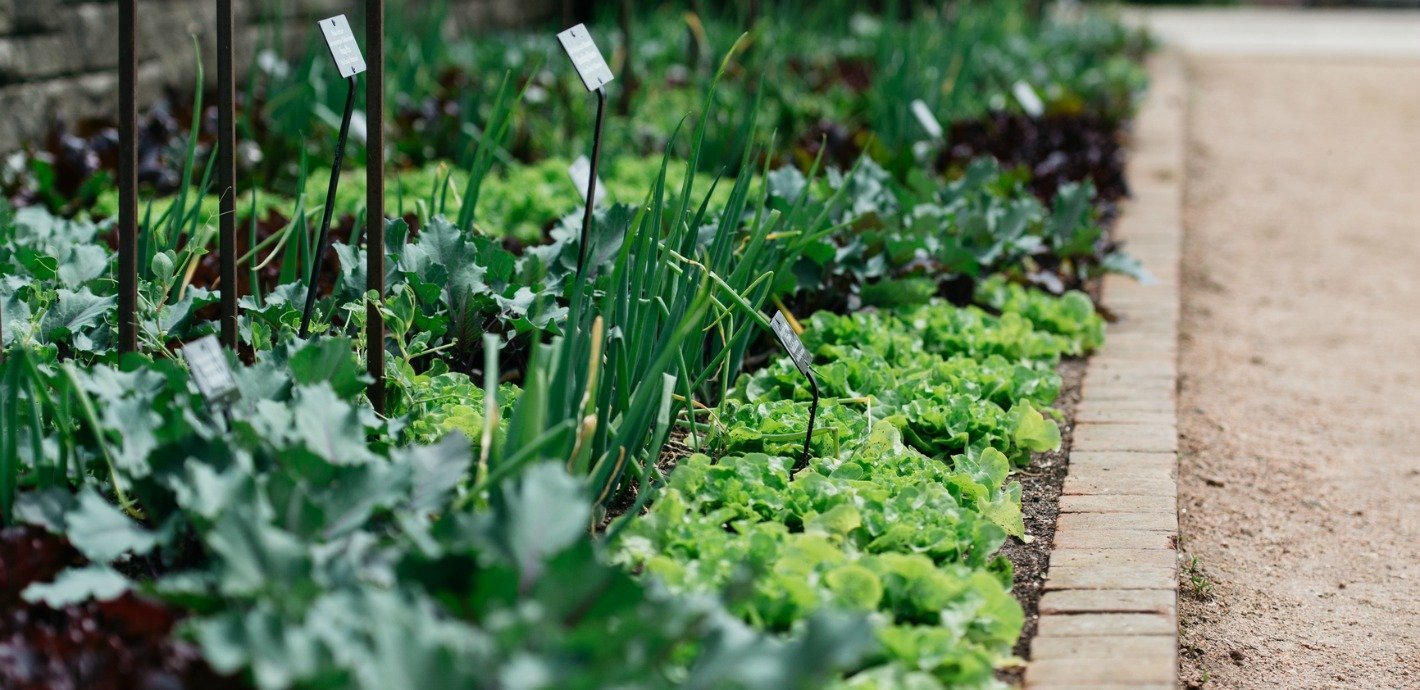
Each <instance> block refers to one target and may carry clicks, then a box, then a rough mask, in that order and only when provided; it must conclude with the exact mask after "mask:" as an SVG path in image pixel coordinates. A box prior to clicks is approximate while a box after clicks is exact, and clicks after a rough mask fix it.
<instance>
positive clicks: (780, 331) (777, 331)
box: [769, 311, 818, 472]
mask: <svg viewBox="0 0 1420 690" xmlns="http://www.w3.org/2000/svg"><path fill="white" fill-rule="evenodd" d="M769 325H770V326H771V327H773V329H774V337H776V338H778V339H779V344H780V345H783V346H784V349H785V350H787V351H788V352H789V359H791V360H793V361H794V366H796V367H798V368H799V373H801V374H803V375H804V377H805V378H807V379H808V380H809V389H810V390H811V391H813V396H814V400H813V404H812V405H810V406H809V430H808V433H807V434H805V436H804V454H803V456H802V457H800V458H799V461H798V462H797V463H794V471H795V472H798V471H799V470H801V469H804V468H805V467H808V465H809V446H810V444H812V443H813V440H814V421H815V420H817V419H818V378H816V377H815V376H814V370H813V363H814V358H813V357H812V356H811V355H809V351H808V350H807V349H806V348H805V347H804V343H803V341H802V340H799V334H797V333H795V332H794V327H793V326H790V325H789V320H788V319H785V318H784V312H782V311H781V312H775V313H774V318H773V319H771V320H770V322H769Z"/></svg>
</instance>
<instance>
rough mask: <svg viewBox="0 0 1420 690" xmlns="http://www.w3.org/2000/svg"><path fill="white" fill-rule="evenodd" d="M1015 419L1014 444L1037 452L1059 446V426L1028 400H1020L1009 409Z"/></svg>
mask: <svg viewBox="0 0 1420 690" xmlns="http://www.w3.org/2000/svg"><path fill="white" fill-rule="evenodd" d="M1011 416H1012V417H1014V418H1015V420H1016V430H1015V441H1016V445H1018V446H1020V447H1021V448H1025V449H1026V450H1029V451H1034V452H1037V453H1040V452H1046V451H1052V450H1055V449H1056V448H1059V447H1060V428H1059V427H1057V426H1055V422H1052V421H1050V420H1048V419H1046V418H1045V417H1044V416H1043V415H1041V414H1040V412H1039V411H1037V410H1036V409H1035V408H1034V407H1032V406H1031V404H1030V403H1028V402H1021V403H1020V404H1019V405H1017V406H1016V407H1014V408H1012V409H1011Z"/></svg>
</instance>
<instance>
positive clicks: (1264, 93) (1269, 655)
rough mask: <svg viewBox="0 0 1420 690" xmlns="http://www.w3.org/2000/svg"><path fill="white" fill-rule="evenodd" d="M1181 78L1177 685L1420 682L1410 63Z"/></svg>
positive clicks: (1417, 185)
mask: <svg viewBox="0 0 1420 690" xmlns="http://www.w3.org/2000/svg"><path fill="white" fill-rule="evenodd" d="M1192 79H1193V83H1192V88H1191V92H1192V107H1191V113H1190V115H1189V118H1190V121H1189V138H1190V140H1189V152H1188V155H1189V171H1188V190H1187V196H1186V201H1185V223H1186V234H1187V235H1186V240H1185V250H1184V261H1183V324H1182V336H1181V338H1182V341H1181V343H1180V357H1181V366H1180V371H1181V372H1182V379H1181V381H1180V398H1179V430H1180V435H1181V457H1180V477H1179V493H1180V497H1179V498H1180V512H1181V515H1180V519H1181V523H1180V526H1181V532H1182V535H1181V537H1182V538H1181V542H1182V543H1181V544H1180V547H1181V551H1182V553H1183V557H1184V561H1183V563H1182V570H1181V573H1182V575H1181V576H1182V583H1181V586H1182V591H1183V596H1182V598H1181V599H1182V600H1181V602H1180V624H1181V634H1182V637H1181V641H1180V644H1181V648H1182V649H1181V657H1182V660H1181V664H1182V668H1181V672H1182V673H1181V677H1182V680H1183V683H1184V685H1185V687H1201V688H1209V689H1212V688H1283V687H1285V688H1371V689H1378V688H1416V687H1420V433H1417V432H1420V421H1417V420H1420V62H1416V61H1407V60H1390V61H1368V60H1360V59H1336V58H1332V59H1328V60H1320V59H1317V60H1303V59H1283V58H1266V59H1264V58H1230V59H1223V58H1211V59H1199V60H1195V61H1194V62H1193V63H1192ZM1194 559H1196V561H1195V560H1194Z"/></svg>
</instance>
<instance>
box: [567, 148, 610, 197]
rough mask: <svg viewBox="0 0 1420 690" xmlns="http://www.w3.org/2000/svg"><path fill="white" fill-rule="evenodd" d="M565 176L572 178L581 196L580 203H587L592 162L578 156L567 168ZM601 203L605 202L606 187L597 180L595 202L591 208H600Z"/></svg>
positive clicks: (599, 179)
mask: <svg viewBox="0 0 1420 690" xmlns="http://www.w3.org/2000/svg"><path fill="white" fill-rule="evenodd" d="M567 174H568V175H569V176H570V177H571V178H572V185H573V186H574V187H576V188H577V193H578V194H581V195H582V203H584V204H585V203H587V185H589V184H591V182H592V161H591V160H589V159H588V158H587V157H586V156H578V157H577V160H575V161H572V165H569V166H567ZM603 201H606V186H605V185H603V184H602V181H601V178H597V200H596V203H594V204H593V206H601V205H602V202H603Z"/></svg>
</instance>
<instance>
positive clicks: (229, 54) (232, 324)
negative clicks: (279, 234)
mask: <svg viewBox="0 0 1420 690" xmlns="http://www.w3.org/2000/svg"><path fill="white" fill-rule="evenodd" d="M233 33H234V21H233V17H232V0H217V175H218V183H217V184H218V187H219V189H221V194H222V197H221V199H222V201H221V220H220V222H219V224H218V228H219V230H218V257H217V258H218V261H219V262H220V265H221V269H220V279H221V281H222V293H221V304H220V314H221V318H220V321H221V326H222V345H224V346H225V347H228V348H230V349H233V350H235V349H237V336H238V334H237V300H238V299H240V297H241V295H240V290H239V289H238V285H237V88H236V75H235V73H234V71H233V69H234V68H233V65H232V63H233V40H234V39H233ZM195 135H196V133H194V136H195Z"/></svg>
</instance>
